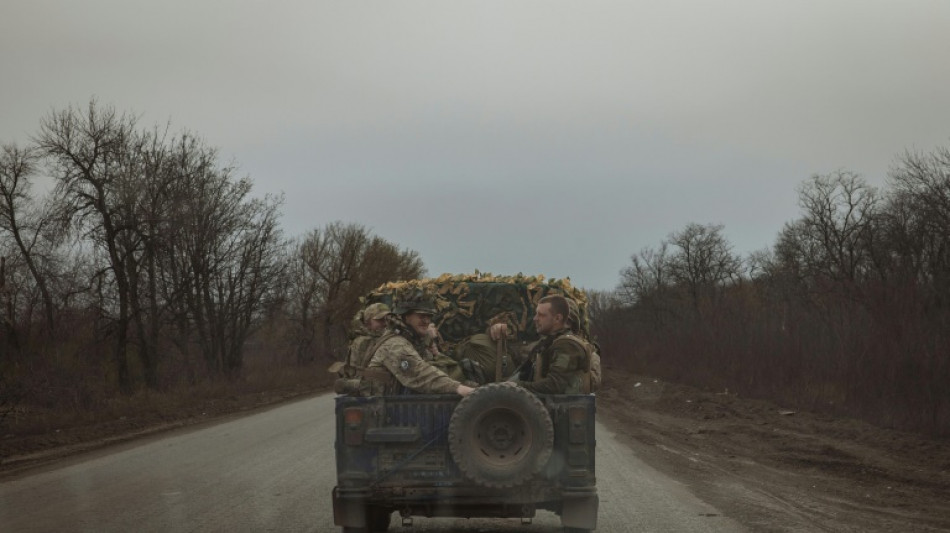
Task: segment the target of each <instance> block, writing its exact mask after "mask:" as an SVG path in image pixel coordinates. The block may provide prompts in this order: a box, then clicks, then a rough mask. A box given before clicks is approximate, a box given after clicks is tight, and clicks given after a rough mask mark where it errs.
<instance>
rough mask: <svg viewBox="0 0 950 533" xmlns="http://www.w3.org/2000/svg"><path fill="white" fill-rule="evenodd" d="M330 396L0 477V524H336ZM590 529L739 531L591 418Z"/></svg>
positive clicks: (477, 527)
mask: <svg viewBox="0 0 950 533" xmlns="http://www.w3.org/2000/svg"><path fill="white" fill-rule="evenodd" d="M333 436H334V424H333V396H332V395H324V396H320V397H316V398H312V399H308V400H304V401H300V402H296V403H292V404H287V405H283V406H280V407H277V408H274V409H271V410H268V411H264V412H260V413H257V414H254V415H251V416H246V417H243V418H238V419H234V420H230V421H227V422H223V423H220V424H216V425H213V426H209V427H204V428H200V429H195V430H192V431H187V432H179V433H176V434H171V435H167V436H164V437H162V438H156V439H152V440H148V441H140V442H137V443H135V444H132V445H126V446H124V447H122V448H119V449H110V450H105V451H100V452H97V453H94V454H87V455H84V456H79V457H75V458H72V459H70V460H68V461H64V462H61V463H59V464H58V465H56V466H54V467H52V468H47V469H45V470H43V471H38V472H33V473H27V474H25V475H21V476H20V477H17V478H12V479H8V480H5V481H3V482H2V483H0V531H3V532H27V531H44V532H45V531H50V532H53V531H55V532H69V531H89V532H97V533H98V532H113V531H115V532H120V531H121V532H127V531H142V532H144V531H228V532H232V531H253V532H259V531H317V532H330V531H335V532H336V531H339V528H337V527H335V526H334V525H333V510H332V507H331V502H330V491H331V489H332V488H333V485H334V482H335V461H334V457H333ZM597 485H598V491H599V494H600V514H599V517H598V520H599V524H598V526H599V527H598V528H597V531H598V532H604V533H607V532H617V533H620V532H623V533H626V532H631V531H656V532H667V531H668V532H683V531H730V532H732V531H743V530H744V529H743V528H742V526H740V525H739V524H738V523H736V522H734V521H732V520H730V519H728V518H725V517H723V516H722V513H720V512H719V511H718V510H716V509H715V508H713V507H712V506H710V505H709V504H707V503H705V502H703V501H701V500H699V499H697V498H696V497H695V496H693V495H692V494H690V493H689V491H688V490H686V488H685V487H684V486H682V485H681V484H679V483H677V482H676V481H674V480H671V479H669V478H667V477H665V476H663V475H662V474H660V473H659V472H657V471H656V470H654V469H653V468H651V467H650V466H648V465H646V464H645V463H643V462H642V461H640V460H639V459H638V458H637V457H636V456H635V455H634V454H633V453H632V452H631V451H630V449H629V448H627V447H626V446H624V445H623V444H622V443H621V442H618V440H616V439H615V437H614V435H613V433H611V431H610V430H609V429H608V428H606V427H604V426H603V425H602V424H598V426H597ZM392 524H393V525H392V527H391V528H390V529H391V530H392V531H406V532H412V531H417V532H422V531H424V532H444V533H448V532H455V531H472V532H491V531H511V532H520V533H535V532H537V533H542V532H556V531H561V528H560V522H559V519H558V517H557V516H556V515H554V514H552V513H549V512H546V511H539V512H538V516H537V517H535V519H534V520H533V522H532V523H531V524H530V525H528V526H525V525H522V524H521V523H520V521H518V520H499V519H471V520H466V519H446V518H440V519H426V518H415V519H414V522H413V527H412V528H411V529H403V528H402V527H401V526H400V525H399V524H398V517H396V516H394V518H393V522H392Z"/></svg>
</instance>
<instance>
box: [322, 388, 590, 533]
mask: <svg viewBox="0 0 950 533" xmlns="http://www.w3.org/2000/svg"><path fill="white" fill-rule="evenodd" d="M595 411H596V407H595V402H594V396H593V395H534V394H532V393H530V392H528V391H526V390H524V389H522V388H520V387H517V386H515V385H512V384H505V383H496V384H491V385H486V386H483V387H479V388H478V389H476V391H475V392H473V393H472V394H471V395H469V396H468V397H466V398H464V399H461V400H460V399H459V397H457V396H454V395H407V396H385V397H383V396H379V397H369V398H360V397H347V396H340V397H338V398H337V399H336V416H337V435H336V457H337V486H336V487H335V488H334V489H333V513H334V521H335V523H336V525H338V526H342V527H343V531H344V532H346V533H356V532H361V533H362V532H371V531H386V529H387V528H388V527H389V524H390V521H391V518H392V514H393V513H394V512H398V513H399V516H400V517H401V519H402V524H403V525H411V523H412V518H413V517H440V516H441V517H463V518H472V517H497V518H520V519H522V520H524V521H529V520H530V519H531V518H532V517H534V516H535V512H536V511H537V510H539V509H540V510H547V511H551V512H554V513H556V514H557V515H559V516H560V517H561V522H562V524H563V525H564V527H565V528H566V529H567V530H569V531H574V532H580V531H590V530H592V529H594V528H595V527H596V525H597V508H598V497H597V488H596V477H595V470H594V447H595V437H594V419H595Z"/></svg>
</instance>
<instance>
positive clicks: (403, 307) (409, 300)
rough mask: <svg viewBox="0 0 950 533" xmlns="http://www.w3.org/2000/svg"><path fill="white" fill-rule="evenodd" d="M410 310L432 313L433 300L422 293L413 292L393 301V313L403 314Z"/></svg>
mask: <svg viewBox="0 0 950 533" xmlns="http://www.w3.org/2000/svg"><path fill="white" fill-rule="evenodd" d="M412 312H416V313H426V314H430V315H434V314H435V313H436V308H435V302H434V301H433V300H432V298H430V297H429V296H427V295H425V294H424V293H413V294H408V295H405V296H403V297H402V298H398V299H397V300H396V301H395V302H394V303H393V313H394V314H397V315H405V314H408V313H412Z"/></svg>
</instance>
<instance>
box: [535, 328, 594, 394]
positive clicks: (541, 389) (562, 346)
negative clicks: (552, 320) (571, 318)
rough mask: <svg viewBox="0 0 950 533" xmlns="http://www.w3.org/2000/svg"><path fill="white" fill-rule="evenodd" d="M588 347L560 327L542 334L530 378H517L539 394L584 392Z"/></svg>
mask: <svg viewBox="0 0 950 533" xmlns="http://www.w3.org/2000/svg"><path fill="white" fill-rule="evenodd" d="M592 351H593V350H592V346H590V344H589V343H588V342H587V341H586V340H584V339H583V338H582V337H580V336H578V335H575V334H574V333H572V332H571V330H570V329H569V328H564V329H562V330H560V331H557V332H555V333H554V334H552V335H549V336H547V337H544V338H543V339H541V341H540V342H539V343H538V345H537V347H536V348H535V359H534V380H533V381H519V384H520V385H521V386H523V387H524V388H526V389H528V390H529V391H531V392H535V393H540V394H584V393H587V392H590V391H591V384H590V365H591V352H592Z"/></svg>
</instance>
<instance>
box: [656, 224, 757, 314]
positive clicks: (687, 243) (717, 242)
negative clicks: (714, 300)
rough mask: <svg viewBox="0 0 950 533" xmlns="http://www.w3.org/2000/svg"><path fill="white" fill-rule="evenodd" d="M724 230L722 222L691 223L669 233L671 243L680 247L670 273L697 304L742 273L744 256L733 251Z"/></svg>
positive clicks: (671, 262) (674, 256)
mask: <svg viewBox="0 0 950 533" xmlns="http://www.w3.org/2000/svg"><path fill="white" fill-rule="evenodd" d="M722 230H723V226H722V225H721V224H719V225H713V224H708V225H700V224H696V223H691V224H687V225H686V227H685V228H683V229H682V230H680V231H679V232H675V233H672V234H671V235H670V236H669V243H670V244H671V245H673V246H675V247H676V250H675V251H674V253H673V254H672V257H671V258H670V265H669V269H670V276H671V277H672V279H673V280H674V282H675V283H677V284H678V285H680V286H681V287H684V288H685V289H686V290H687V292H688V293H689V295H690V297H691V299H692V301H693V303H694V305H698V303H699V301H700V299H701V298H702V297H703V296H704V295H714V294H717V293H718V291H719V289H721V288H722V287H723V286H724V285H725V284H727V283H729V282H733V281H737V280H738V279H739V277H740V272H741V269H742V260H741V259H740V258H739V257H738V256H736V255H734V254H733V253H732V245H730V244H729V242H728V241H727V240H726V238H725V237H724V236H723V234H722Z"/></svg>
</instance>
